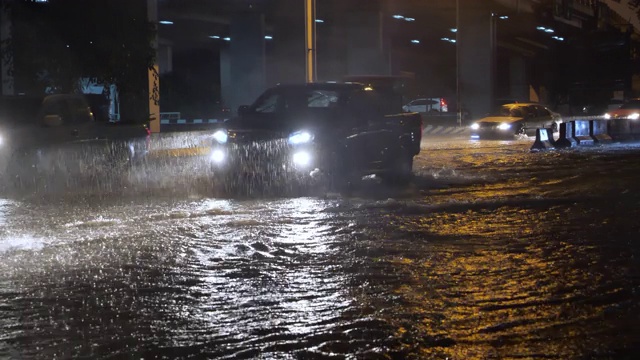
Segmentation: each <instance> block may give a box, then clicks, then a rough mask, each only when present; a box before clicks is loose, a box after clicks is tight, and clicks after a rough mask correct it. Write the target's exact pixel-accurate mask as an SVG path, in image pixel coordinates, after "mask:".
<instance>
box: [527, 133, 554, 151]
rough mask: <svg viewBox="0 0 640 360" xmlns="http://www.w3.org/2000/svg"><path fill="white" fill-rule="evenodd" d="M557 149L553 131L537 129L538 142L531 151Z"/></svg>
mask: <svg viewBox="0 0 640 360" xmlns="http://www.w3.org/2000/svg"><path fill="white" fill-rule="evenodd" d="M550 149H555V145H554V141H553V130H552V129H544V128H543V129H536V141H534V142H533V146H531V150H534V151H536V150H538V151H539V150H550Z"/></svg>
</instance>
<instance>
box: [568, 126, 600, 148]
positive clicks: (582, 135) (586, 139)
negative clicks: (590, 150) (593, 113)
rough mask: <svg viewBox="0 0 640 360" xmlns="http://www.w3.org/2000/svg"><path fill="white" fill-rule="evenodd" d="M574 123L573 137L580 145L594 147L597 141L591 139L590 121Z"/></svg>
mask: <svg viewBox="0 0 640 360" xmlns="http://www.w3.org/2000/svg"><path fill="white" fill-rule="evenodd" d="M572 123H573V131H572V137H573V139H574V140H575V141H576V143H578V145H581V146H584V145H594V144H595V140H593V138H592V137H591V131H590V125H589V123H590V120H575V121H572Z"/></svg>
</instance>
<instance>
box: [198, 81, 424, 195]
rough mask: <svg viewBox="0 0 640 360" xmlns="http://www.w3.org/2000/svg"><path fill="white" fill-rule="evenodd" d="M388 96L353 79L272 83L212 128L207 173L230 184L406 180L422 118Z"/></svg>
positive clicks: (415, 149)
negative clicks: (249, 181)
mask: <svg viewBox="0 0 640 360" xmlns="http://www.w3.org/2000/svg"><path fill="white" fill-rule="evenodd" d="M386 90H388V89H386ZM392 102H393V101H392V100H389V98H387V97H386V92H385V90H382V91H379V90H376V89H375V88H373V87H371V86H369V85H364V84H360V83H312V84H293V85H279V86H276V87H273V88H271V89H268V90H267V91H265V92H264V93H263V94H262V95H261V96H260V97H259V98H258V99H257V100H256V101H255V102H254V103H253V105H250V106H241V107H240V108H239V109H238V114H239V116H238V117H237V118H235V119H232V120H230V121H228V122H227V123H225V124H224V125H222V127H221V128H220V129H218V130H217V131H215V132H214V133H213V134H212V149H211V160H212V163H213V166H214V173H216V174H217V177H218V178H222V181H223V182H225V181H226V182H231V183H238V182H239V181H240V179H246V178H250V179H254V180H255V179H258V180H260V179H262V180H264V181H269V179H290V180H296V181H297V180H300V179H301V180H303V181H305V180H312V179H314V178H322V176H323V175H324V176H326V177H329V178H331V179H353V178H355V177H361V176H364V175H370V174H376V175H380V176H381V177H383V178H388V179H394V180H398V179H406V178H408V177H409V176H410V175H411V173H412V167H413V157H414V156H415V155H416V154H418V153H419V152H420V141H421V137H422V131H421V124H422V122H421V119H420V115H419V114H416V113H402V112H400V109H396V108H395V106H394V104H393V103H392ZM326 177H325V178H326Z"/></svg>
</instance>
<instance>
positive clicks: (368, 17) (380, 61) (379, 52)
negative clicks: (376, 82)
mask: <svg viewBox="0 0 640 360" xmlns="http://www.w3.org/2000/svg"><path fill="white" fill-rule="evenodd" d="M349 5H350V7H349V8H348V10H347V12H346V13H345V14H344V15H346V16H345V17H344V18H343V19H342V21H343V22H344V23H345V25H346V29H347V31H346V35H347V64H348V65H347V72H348V75H387V74H388V73H389V65H388V64H389V62H388V56H387V55H386V53H385V46H384V36H383V34H384V23H385V21H384V20H385V19H384V12H383V9H382V7H381V0H350V1H349Z"/></svg>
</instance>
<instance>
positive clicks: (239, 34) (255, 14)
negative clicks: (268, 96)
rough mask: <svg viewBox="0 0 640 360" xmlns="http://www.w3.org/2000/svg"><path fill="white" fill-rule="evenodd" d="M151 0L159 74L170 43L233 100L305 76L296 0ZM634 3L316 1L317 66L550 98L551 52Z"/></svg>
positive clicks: (429, 88)
mask: <svg viewBox="0 0 640 360" xmlns="http://www.w3.org/2000/svg"><path fill="white" fill-rule="evenodd" d="M149 1H157V2H158V15H157V20H159V21H160V23H159V42H158V62H159V66H160V73H161V74H164V73H170V72H171V71H172V70H173V69H174V56H175V54H176V53H179V52H182V51H185V50H186V49H189V48H191V49H192V48H198V47H199V48H206V49H208V50H210V51H212V52H213V53H214V54H215V56H217V59H214V60H213V61H212V62H211V67H212V68H216V70H215V71H217V72H218V75H219V76H218V81H219V83H220V87H221V99H222V101H223V102H224V103H225V104H226V105H227V106H229V107H230V108H232V109H235V108H237V106H238V105H241V104H246V103H248V102H251V101H252V100H253V99H254V98H255V97H256V96H257V95H258V94H259V93H260V92H262V91H263V90H264V88H266V87H268V86H271V85H274V84H276V83H281V82H297V81H304V80H305V41H304V0H260V1H251V0H241V1H238V0H222V1H220V0H217V1H210V0H209V1H207V0H191V1H188V2H186V1H184V0H149ZM185 3H187V4H188V5H186V4H185ZM635 3H637V2H636V1H631V0H620V1H616V0H607V1H597V0H575V1H572V2H569V1H563V0H537V1H536V0H492V1H477V0H456V1H451V0H431V1H428V2H427V1H422V0H396V1H391V0H349V1H344V0H341V1H339V0H323V1H318V2H317V22H316V26H317V60H318V61H317V74H318V76H317V78H318V81H328V80H338V79H340V78H342V77H343V76H344V75H360V74H378V75H399V74H411V75H412V76H414V77H415V79H416V82H417V83H418V88H419V90H418V91H419V92H420V93H422V94H425V95H429V96H446V97H448V98H450V99H459V100H460V102H461V107H463V108H465V109H466V110H467V111H469V112H470V113H471V114H474V115H480V114H484V113H486V112H488V111H489V110H490V109H491V107H492V104H493V103H494V100H495V99H497V98H504V99H517V100H521V101H524V100H532V101H540V102H547V103H548V102H551V101H552V99H551V96H552V94H551V89H550V84H551V83H553V81H554V80H553V77H554V73H553V71H554V70H553V69H554V66H553V64H552V63H553V61H554V60H555V59H554V58H553V56H554V54H556V53H557V51H558V50H559V49H562V48H566V47H567V46H568V45H567V44H568V43H569V40H570V39H571V37H575V36H580V34H581V33H586V32H588V31H591V30H593V28H594V26H595V27H597V26H598V23H599V22H600V18H601V17H602V13H603V10H602V9H607V12H606V13H607V14H608V15H607V19H605V20H603V21H608V22H612V21H617V22H620V21H623V22H624V19H627V20H626V21H628V23H629V24H631V25H630V26H632V27H634V28H635V29H636V30H637V29H638V27H639V26H640V23H639V21H638V16H637V10H638V9H637V8H638V6H637V5H635ZM614 18H615V19H614ZM621 19H622V20H621ZM594 23H595V25H594ZM163 110H166V111H170V110H173V109H163Z"/></svg>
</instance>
